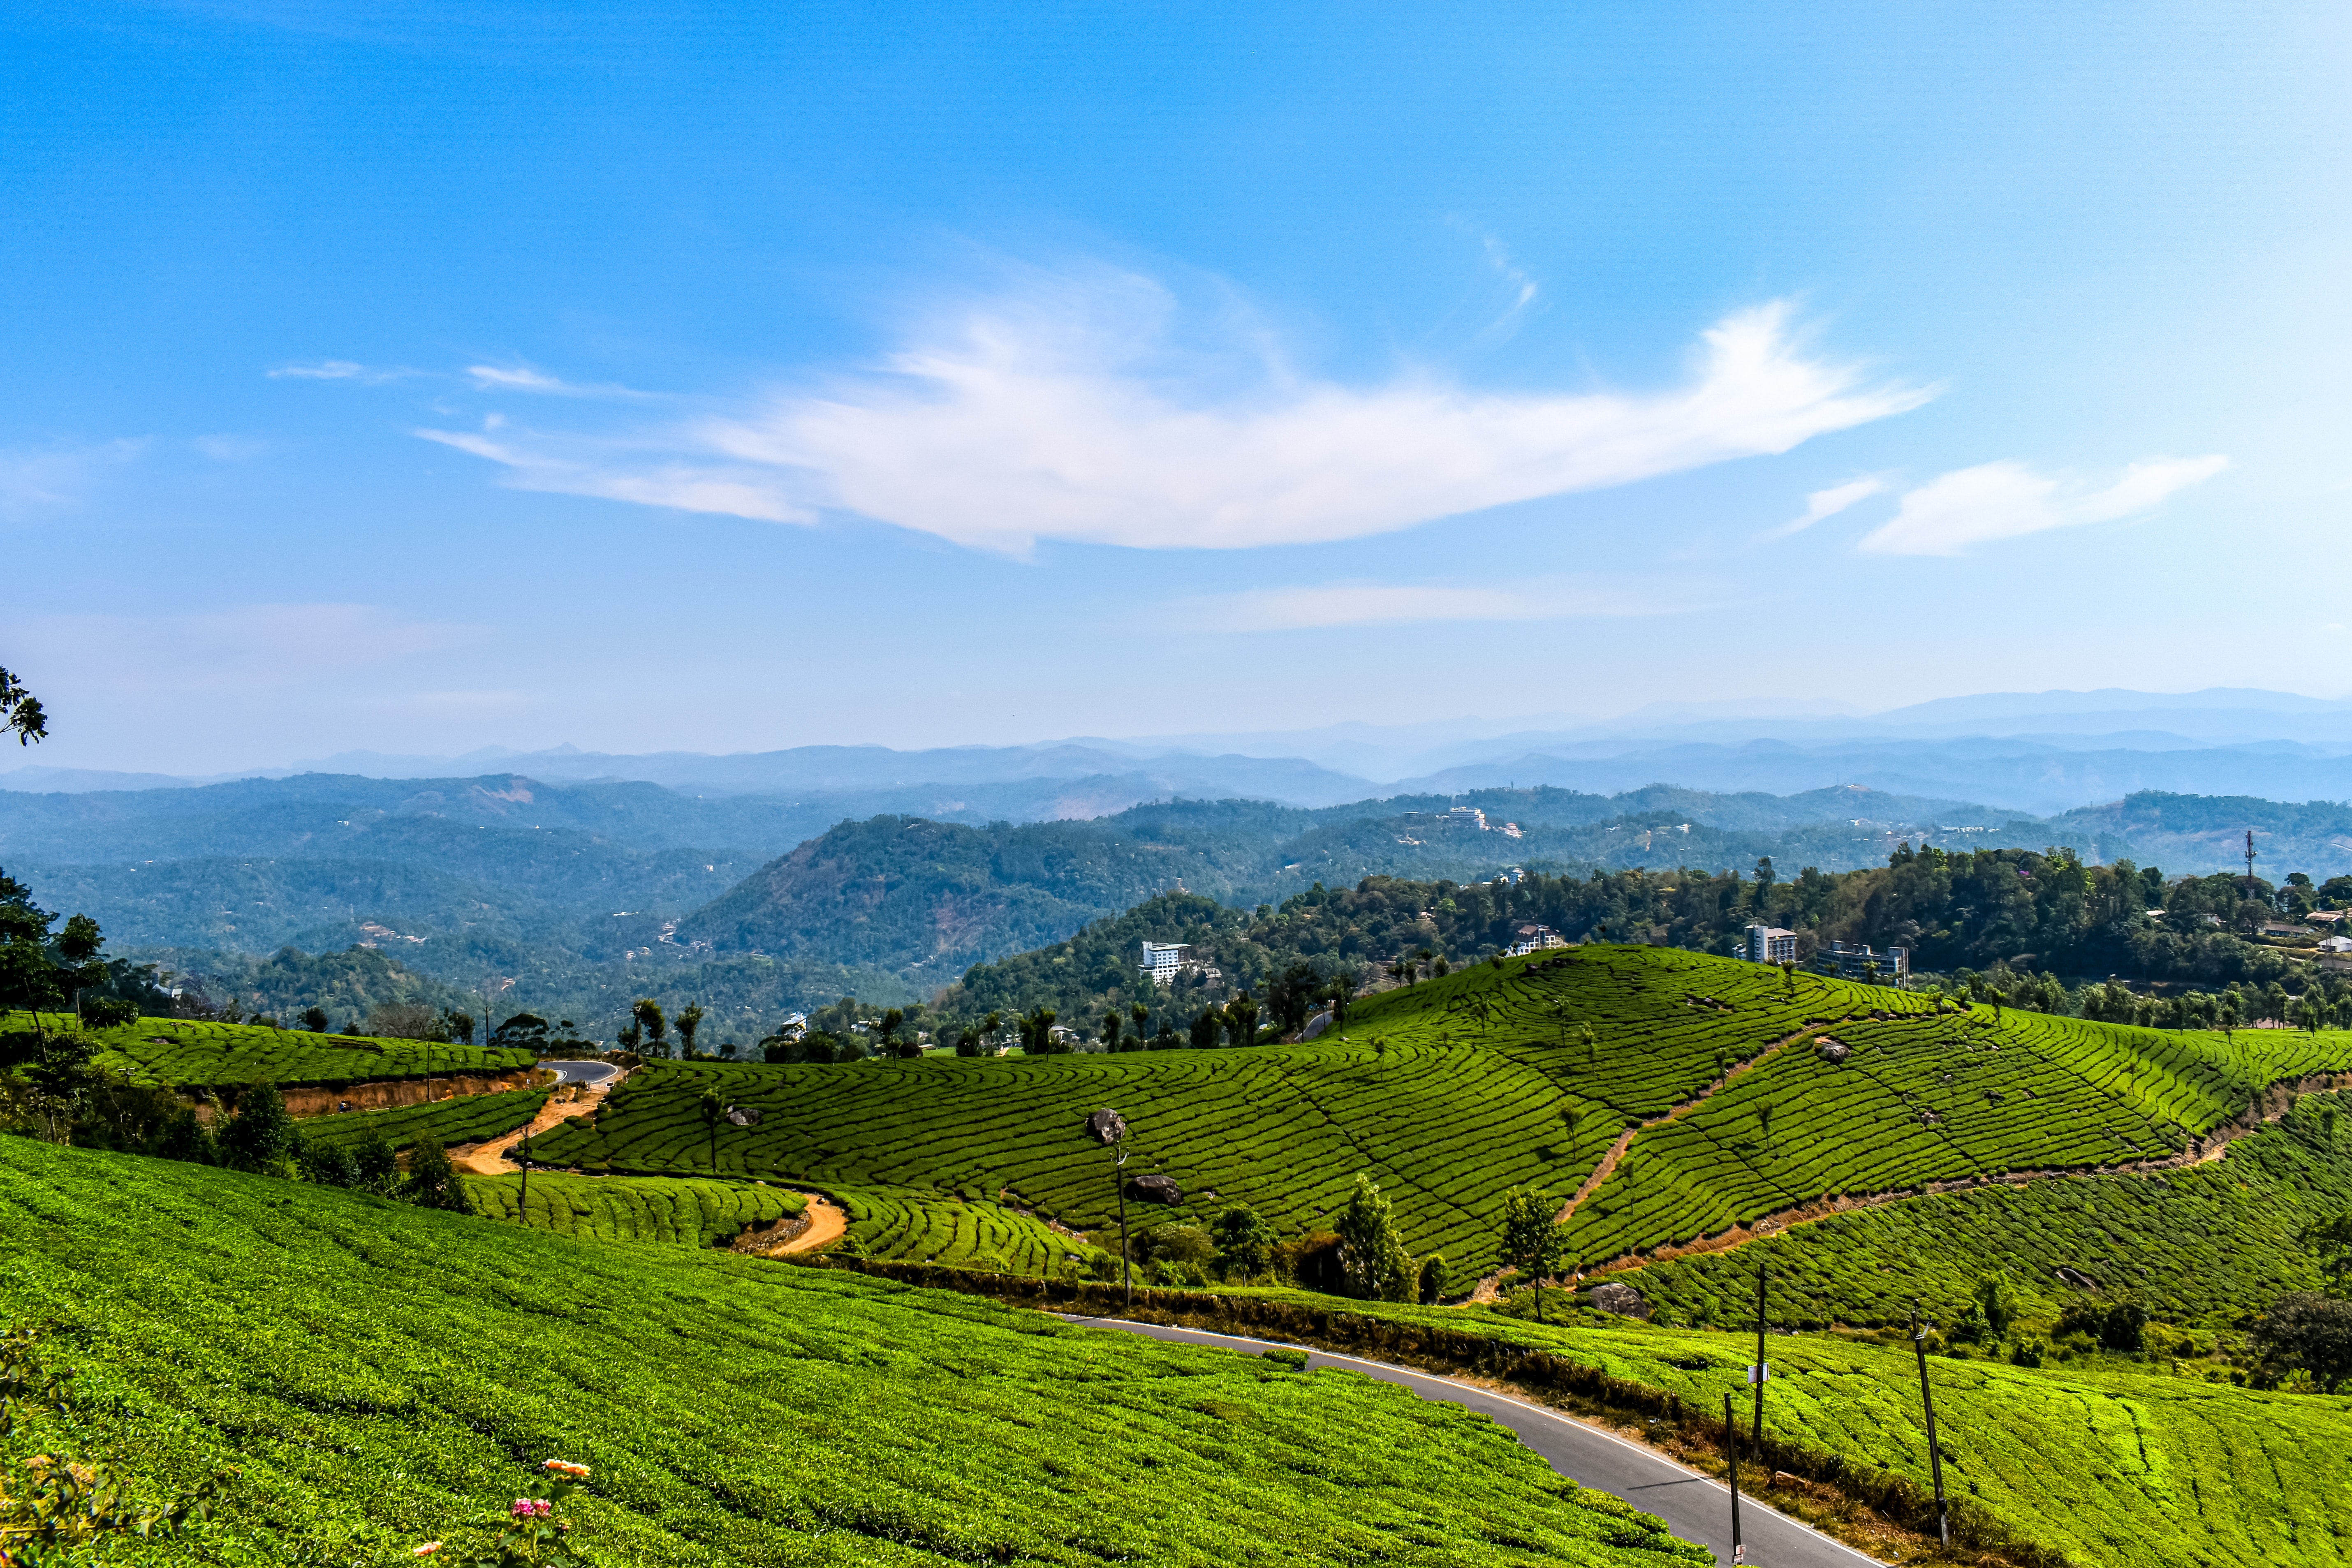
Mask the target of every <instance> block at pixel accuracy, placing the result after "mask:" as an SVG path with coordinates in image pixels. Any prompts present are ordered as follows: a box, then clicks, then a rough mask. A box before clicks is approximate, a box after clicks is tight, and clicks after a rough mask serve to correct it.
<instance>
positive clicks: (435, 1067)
mask: <svg viewBox="0 0 2352 1568" xmlns="http://www.w3.org/2000/svg"><path fill="white" fill-rule="evenodd" d="M53 1021H54V1020H53ZM31 1030H32V1019H30V1018H29V1017H28V1016H27V1015H25V1014H22V1013H12V1014H9V1015H7V1016H6V1017H5V1019H0V1033H16V1032H23V1033H30V1032H31ZM90 1032H91V1034H92V1035H93V1036H94V1038H96V1039H97V1040H99V1042H100V1044H101V1045H102V1046H103V1047H104V1050H103V1051H102V1052H101V1053H100V1056H99V1058H98V1065H99V1066H100V1067H102V1068H105V1069H107V1070H108V1071H113V1072H119V1073H121V1074H122V1075H123V1076H124V1077H126V1078H128V1079H130V1080H131V1082H134V1083H157V1084H164V1085H168V1086H172V1087H184V1088H214V1087H224V1088H228V1087H236V1086H237V1085H241V1084H246V1083H275V1084H278V1085H279V1086H280V1087H283V1088H291V1087H295V1086H297V1085H301V1084H316V1083H364V1082H370V1081H372V1080H377V1079H385V1078H422V1077H424V1076H425V1072H426V1070H427V1069H428V1067H429V1068H430V1070H431V1071H432V1074H433V1075H434V1076H435V1077H439V1076H441V1075H443V1074H445V1073H453V1072H505V1071H511V1070H513V1069H516V1068H522V1067H530V1066H532V1065H534V1063H535V1061H536V1059H535V1058H534V1057H533V1056H532V1055H531V1054H530V1052H529V1051H489V1050H486V1049H484V1048H483V1047H480V1046H474V1045H446V1044H443V1043H441V1042H439V1041H437V1040H377V1039H373V1038H362V1037H359V1036H355V1035H340V1034H312V1033H310V1031H308V1030H295V1029H271V1028H269V1027H268V1026H267V1025H265V1024H236V1023H214V1022H210V1021H207V1020H204V1019H154V1018H142V1019H137V1020H135V1021H133V1022H131V1023H128V1024H124V1025H122V1026H121V1028H118V1029H105V1030H91V1031H90Z"/></svg>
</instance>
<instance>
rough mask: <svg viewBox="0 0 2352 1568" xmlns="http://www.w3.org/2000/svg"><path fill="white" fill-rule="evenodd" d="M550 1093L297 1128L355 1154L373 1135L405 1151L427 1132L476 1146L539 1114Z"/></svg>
mask: <svg viewBox="0 0 2352 1568" xmlns="http://www.w3.org/2000/svg"><path fill="white" fill-rule="evenodd" d="M553 1092H554V1091H552V1090H549V1089H508V1090H503V1091H500V1092H497V1093H492V1094H460V1095H458V1096H457V1098H456V1099H453V1100H436V1101H434V1102H433V1103H431V1104H430V1105H394V1106H393V1107H392V1108H391V1109H390V1110H386V1111H345V1112H342V1113H338V1114H336V1115H331V1116H311V1117H307V1118H305V1119H304V1120H303V1121H302V1122H301V1123H300V1124H299V1125H300V1128H301V1133H302V1136H303V1138H304V1139H305V1140H307V1141H308V1142H310V1143H313V1144H331V1145H336V1146H337V1147H341V1148H347V1149H356V1148H358V1147H359V1146H360V1145H362V1144H364V1143H366V1142H367V1141H368V1138H369V1136H370V1135H371V1134H377V1133H381V1134H383V1140H384V1142H386V1143H388V1144H390V1145H392V1146H393V1147H394V1148H395V1149H404V1148H406V1147H408V1146H409V1145H411V1144H414V1143H415V1142H416V1140H417V1139H418V1138H420V1137H422V1136H423V1135H425V1134H427V1133H430V1134H433V1136H435V1137H436V1138H438V1139H439V1140H440V1141H441V1142H442V1143H443V1144H444V1145H457V1144H473V1143H480V1142H482V1141H483V1140H485V1139H488V1138H496V1137H501V1136H503V1135H504V1134H508V1133H511V1132H513V1131H514V1130H515V1129H516V1128H517V1127H520V1126H521V1125H522V1124H525V1123H526V1122H529V1121H530V1119H531V1118H532V1117H533V1116H536V1115H538V1114H539V1108H540V1107H541V1106H542V1105H544V1104H546V1103H547V1097H548V1096H549V1095H550V1094H551V1093H553Z"/></svg>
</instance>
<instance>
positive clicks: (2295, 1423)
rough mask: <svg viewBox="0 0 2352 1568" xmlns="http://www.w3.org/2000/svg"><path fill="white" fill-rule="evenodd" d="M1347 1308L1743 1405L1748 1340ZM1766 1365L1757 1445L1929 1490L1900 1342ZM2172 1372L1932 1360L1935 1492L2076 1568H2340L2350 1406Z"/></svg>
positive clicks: (1825, 1349) (1832, 1345)
mask: <svg viewBox="0 0 2352 1568" xmlns="http://www.w3.org/2000/svg"><path fill="white" fill-rule="evenodd" d="M2233 1157H2234V1156H2233ZM1751 1283H1752V1276H1751ZM1350 1310H1351V1311H1361V1312H1368V1313H1372V1314H1376V1315H1378V1316H1380V1317H1381V1318H1384V1319H1392V1320H1395V1321H1396V1322H1399V1323H1400V1324H1401V1325H1416V1324H1429V1325H1432V1326H1435V1327H1438V1328H1443V1329H1445V1330H1450V1331H1453V1332H1455V1333H1460V1332H1464V1331H1470V1332H1475V1333H1480V1334H1484V1335H1487V1336H1490V1337H1492V1338H1495V1339H1496V1340H1499V1341H1502V1342H1505V1343H1512V1344H1517V1345H1521V1346H1526V1347H1529V1348H1539V1349H1546V1350H1550V1351H1553V1352H1555V1353H1557V1354H1561V1355H1564V1356H1566V1357H1567V1358H1568V1359H1570V1360H1571V1361H1575V1362H1578V1363H1580V1364H1585V1365H1588V1366H1594V1367H1598V1368H1600V1369H1601V1370H1602V1371H1604V1372H1607V1373H1610V1374H1612V1375H1615V1376H1618V1377H1623V1378H1629V1379H1632V1380H1633V1381H1634V1382H1637V1383H1641V1384H1645V1385H1649V1386H1651V1387H1653V1388H1661V1389H1665V1390H1668V1391H1670V1392H1673V1393H1676V1394H1679V1395H1681V1396H1683V1397H1684V1399H1685V1403H1686V1404H1687V1405H1689V1406H1691V1407H1692V1408H1694V1409H1699V1410H1708V1411H1714V1410H1719V1409H1721V1408H1722V1404H1723V1396H1724V1395H1725V1394H1726V1393H1727V1392H1728V1393H1732V1394H1736V1395H1738V1396H1739V1400H1740V1407H1741V1409H1742V1410H1743V1411H1745V1410H1746V1409H1747V1407H1748V1397H1749V1396H1748V1384H1747V1381H1746V1378H1747V1372H1746V1369H1747V1366H1748V1363H1749V1362H1750V1361H1751V1360H1753V1359H1754V1354H1755V1341H1754V1339H1753V1338H1752V1337H1749V1336H1745V1335H1742V1334H1740V1333H1705V1332H1699V1331H1694V1330H1688V1329H1660V1328H1656V1327H1648V1326H1643V1325H1641V1324H1630V1323H1629V1324H1626V1325H1624V1326H1622V1327H1619V1326H1615V1325H1613V1324H1612V1325H1610V1326H1591V1325H1589V1324H1587V1325H1575V1326H1560V1325H1554V1326H1552V1327H1549V1328H1546V1327H1543V1326H1541V1325H1538V1324H1537V1323H1534V1322H1526V1321H1522V1320H1516V1319H1511V1318H1506V1317H1503V1316H1501V1315H1500V1314H1498V1313H1493V1312H1486V1311H1485V1310H1483V1309H1478V1308H1472V1309H1469V1310H1467V1311H1465V1310H1463V1309H1459V1308H1415V1307H1392V1306H1381V1305H1378V1304H1373V1303H1363V1304H1360V1305H1354V1306H1351V1308H1350ZM1370 1354H1379V1353H1378V1352H1377V1351H1375V1352H1371V1353H1370ZM1768 1356H1769V1360H1770V1362H1771V1365H1772V1380H1771V1383H1770V1385H1769V1392H1768V1397H1767V1402H1766V1406H1765V1427H1766V1430H1767V1431H1768V1432H1769V1433H1771V1434H1772V1435H1774V1436H1775V1437H1783V1438H1791V1439H1796V1440H1800V1441H1802V1442H1806V1443H1809V1444H1811V1445H1813V1446H1816V1447H1818V1448H1823V1449H1827V1450H1829V1451H1831V1452H1833V1453H1836V1454H1840V1455H1843V1457H1844V1458H1845V1459H1846V1460H1847V1462H1848V1463H1849V1464H1850V1465H1852V1466H1854V1467H1857V1468H1860V1469H1874V1468H1875V1467H1878V1466H1882V1465H1883V1466H1885V1467H1887V1468H1888V1469H1893V1470H1895V1471H1897V1472H1899V1473H1900V1474H1902V1475H1905V1476H1906V1477H1908V1478H1910V1479H1912V1480H1914V1481H1915V1482H1916V1483H1918V1484H1919V1485H1921V1486H1922V1487H1925V1486H1926V1485H1927V1482H1928V1471H1927V1439H1926V1434H1925V1428H1924V1425H1923V1423H1922V1421H1921V1418H1920V1413H1919V1381H1918V1372H1917V1369H1916V1364H1915V1362H1914V1360H1913V1358H1912V1354H1911V1351H1910V1348H1909V1346H1908V1345H1907V1344H1902V1343H1898V1344H1893V1345H1880V1344H1875V1343H1868V1342H1857V1341H1848V1340H1841V1339H1836V1338H1832V1337H1829V1336H1826V1335H1811V1334H1807V1335H1787V1336H1781V1335H1775V1336H1774V1337H1773V1338H1772V1340H1771V1341H1770V1343H1769V1352H1768ZM1928 1365H1929V1369H1930V1370H1929V1375H1930V1377H1931V1378H1932V1379H1933V1381H1934V1387H1935V1396H1936V1422H1937V1443H1938V1447H1939V1448H1941V1450H1942V1455H1943V1465H1944V1483H1945V1486H1946V1488H1947V1489H1948V1491H1949V1493H1950V1494H1951V1495H1952V1496H1954V1497H1956V1498H1959V1499H1962V1500H1968V1501H1970V1502H1973V1503H1975V1504H1977V1505H1979V1506H1980V1507H1982V1508H1984V1509H1985V1510H1986V1511H1989V1512H1990V1513H1991V1514H1992V1515H1993V1516H1994V1518H1996V1519H1997V1520H1999V1521H2001V1522H2003V1523H2004V1524H2006V1525H2008V1526H2009V1527H2010V1528H2011V1530H2013V1531H2015V1532H2016V1533H2017V1534H2018V1535H2020V1536H2021V1537H2022V1538H2024V1539H2026V1540H2028V1541H2032V1542H2036V1543H2039V1544H2041V1545H2044V1546H2048V1547H2053V1548H2055V1549H2057V1550H2059V1551H2062V1552H2064V1553H2066V1555H2067V1557H2068V1558H2069V1559H2070V1560H2071V1561H2072V1562H2074V1563H2076V1564H2079V1568H2242V1565H2245V1564H2251V1563H2263V1564H2265V1565H2268V1568H2340V1565H2341V1564H2343V1563H2346V1562H2347V1560H2352V1536H2347V1533H2346V1527H2345V1525H2344V1523H2343V1521H2344V1520H2345V1519H2346V1518H2347V1517H2348V1516H2352V1471H2347V1469H2346V1468H2345V1466H2344V1465H2343V1463H2342V1454H2343V1448H2344V1444H2345V1439H2346V1434H2347V1432H2352V1398H2347V1397H2322V1396H2316V1395H2310V1394H2300V1395H2298V1394H2284V1393H2279V1394H2265V1393H2261V1392H2258V1391H2255V1390H2252V1389H2246V1388H2240V1387H2236V1386H2233V1385H2231V1384H2228V1383H2219V1384H2216V1383H2209V1382H2206V1381H2204V1380H2203V1379H2202V1377H2201V1376H2200V1375H2196V1373H2195V1369H2196V1367H2197V1365H2198V1364H2196V1363H2192V1362H2183V1363H2179V1368H2180V1369H2181V1371H2182V1372H2185V1373H2188V1374H2189V1375H2176V1374H2175V1371H2174V1364H2170V1363H2162V1362H2159V1363H2156V1364H2144V1363H2138V1362H2132V1361H2125V1360H2121V1359H2118V1358H2105V1357H2102V1358H2095V1359H2092V1360H2086V1361H2078V1362H2074V1363H2070V1364H2065V1365H2056V1364H2045V1365H2044V1366H2042V1367H2040V1368H2035V1369H2029V1368H2025V1367H2019V1366H2011V1365H2009V1364H2005V1363H2001V1362H1996V1361H1983V1360H1953V1359H1948V1358H1946V1357H1942V1356H1936V1357H1931V1358H1930V1359H1929V1363H1928ZM1962 1560H1963V1561H1965V1560H1966V1559H1965V1558H1964V1559H1962Z"/></svg>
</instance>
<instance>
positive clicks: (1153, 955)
mask: <svg viewBox="0 0 2352 1568" xmlns="http://www.w3.org/2000/svg"><path fill="white" fill-rule="evenodd" d="M1139 967H1141V969H1142V970H1143V973H1144V974H1145V976H1146V977H1149V978H1150V981H1151V983H1152V984H1153V985H1155V986H1172V985H1174V984H1175V983H1176V977H1177V976H1179V975H1198V976H1199V977H1201V978H1202V980H1203V981H1205V982H1207V983H1208V984H1209V985H1210V986H1213V987H1214V986H1219V985H1223V983H1224V978H1225V977H1224V972H1223V970H1221V969H1219V968H1218V967H1216V966H1215V965H1214V964H1203V963H1202V962H1201V961H1200V960H1199V959H1198V958H1195V957H1193V956H1192V947H1191V946H1190V945H1189V944H1187V943H1183V942H1146V943H1145V944H1144V945H1143V962H1142V964H1141V965H1140V966H1139Z"/></svg>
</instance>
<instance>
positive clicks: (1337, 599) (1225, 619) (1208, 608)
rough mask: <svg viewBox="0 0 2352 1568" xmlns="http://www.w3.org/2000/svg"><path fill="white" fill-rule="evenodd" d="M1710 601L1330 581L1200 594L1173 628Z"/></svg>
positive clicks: (1506, 614)
mask: <svg viewBox="0 0 2352 1568" xmlns="http://www.w3.org/2000/svg"><path fill="white" fill-rule="evenodd" d="M1706 602H1708V599H1707V596H1706V593H1705V592H1704V591H1696V592H1695V591H1693V589H1692V588H1691V587H1690V585H1688V584H1681V585H1677V586H1675V587H1674V588H1672V589H1665V588H1657V587H1652V586H1650V585H1647V584H1641V583H1626V582H1599V581H1593V580H1584V579H1577V578H1538V579H1534V580H1528V581H1526V582H1519V583H1512V584H1508V585H1496V584H1461V583H1387V582H1328V583H1317V584H1309V585H1300V586H1297V587H1289V588H1256V589H1249V590H1246V591H1242V592H1238V593H1222V594H1204V595H1201V596H1199V597H1196V598H1192V599H1187V600H1183V601H1180V602H1179V603H1178V604H1176V605H1175V606H1174V607H1173V612H1172V614H1171V618H1170V624H1171V627H1181V628H1185V629H1190V630H1193V631H1212V632H1300V631H1316V630H1321V629H1326V628H1331V627H1339V626H1402V625H1409V624H1412V622H1435V621H1566V620H1576V619H1591V618H1614V617H1625V616H1639V615H1663V614H1673V613H1676V612H1682V611H1687V610H1693V609H1698V608H1702V607H1704V605H1705V603H1706Z"/></svg>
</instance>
